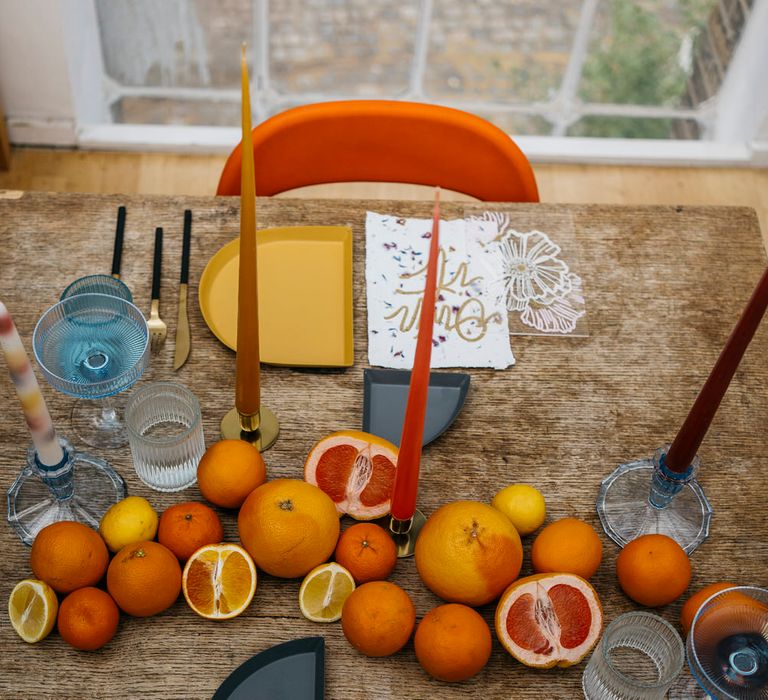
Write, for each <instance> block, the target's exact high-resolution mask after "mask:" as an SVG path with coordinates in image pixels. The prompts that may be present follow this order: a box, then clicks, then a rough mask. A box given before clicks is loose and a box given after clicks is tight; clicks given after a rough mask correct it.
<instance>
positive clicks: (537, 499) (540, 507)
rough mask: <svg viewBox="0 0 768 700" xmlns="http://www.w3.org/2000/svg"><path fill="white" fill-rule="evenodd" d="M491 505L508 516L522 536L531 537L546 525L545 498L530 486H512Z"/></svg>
mask: <svg viewBox="0 0 768 700" xmlns="http://www.w3.org/2000/svg"><path fill="white" fill-rule="evenodd" d="M491 505H492V506H493V507H494V508H496V510H500V511H501V512H502V513H504V515H506V516H507V517H508V518H509V519H510V520H511V521H512V524H513V525H514V526H515V529H516V530H517V532H518V533H519V534H520V535H530V534H531V533H532V532H533V531H534V530H537V529H538V528H540V527H541V526H542V524H543V523H544V518H546V517H547V507H546V505H545V504H544V496H542V495H541V492H540V491H539V490H538V489H535V488H533V486H529V485H528V484H512V486H507V487H506V488H503V489H501V491H499V492H498V493H497V494H496V495H495V496H494V497H493V500H492V501H491Z"/></svg>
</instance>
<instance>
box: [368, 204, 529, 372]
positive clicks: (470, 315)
mask: <svg viewBox="0 0 768 700" xmlns="http://www.w3.org/2000/svg"><path fill="white" fill-rule="evenodd" d="M466 227H467V224H466V222H465V221H464V220H463V219H453V220H448V221H441V223H440V253H439V258H438V271H437V303H436V307H435V331H434V335H433V338H432V345H433V347H432V367H494V368H496V369H503V368H505V367H508V366H509V365H511V364H514V362H515V358H514V356H513V355H512V350H511V348H510V345H509V326H508V323H507V310H506V307H505V306H504V303H503V299H501V298H500V297H498V296H495V297H492V296H491V294H490V293H489V291H488V289H487V283H488V280H489V279H490V278H492V277H495V276H500V275H501V274H502V261H501V258H498V260H497V262H496V263H494V261H493V260H490V259H488V260H484V261H483V266H482V269H481V267H480V266H479V264H478V261H479V256H480V255H481V254H482V246H483V244H484V243H487V242H489V241H490V239H491V238H492V236H494V235H495V231H496V230H497V226H496V224H495V222H492V221H488V222H485V223H483V222H478V223H477V224H476V225H475V226H474V229H475V230H474V233H473V235H472V236H467V233H466ZM365 228H366V281H367V294H368V359H369V362H370V364H372V365H379V366H382V367H395V368H404V369H410V367H411V364H412V362H413V353H414V349H415V347H416V336H417V333H418V319H419V314H420V310H421V303H422V296H423V291H424V279H425V275H426V266H427V253H428V251H429V240H430V235H431V234H430V231H431V221H430V220H429V219H409V218H401V217H397V216H393V215H387V214H377V213H374V212H368V214H367V217H366V227H365Z"/></svg>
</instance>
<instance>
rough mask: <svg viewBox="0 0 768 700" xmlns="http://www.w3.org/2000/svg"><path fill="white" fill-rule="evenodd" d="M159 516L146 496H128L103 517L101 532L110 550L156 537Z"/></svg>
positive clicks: (100, 526) (100, 525) (113, 550)
mask: <svg viewBox="0 0 768 700" xmlns="http://www.w3.org/2000/svg"><path fill="white" fill-rule="evenodd" d="M157 522H158V517H157V513H156V512H155V510H154V508H152V506H151V505H150V504H149V501H148V500H147V499H146V498H141V496H128V498H124V499H123V500H122V501H118V502H117V503H115V504H114V505H113V506H112V507H111V508H110V509H109V510H108V511H107V512H106V513H104V516H103V517H102V519H101V523H100V524H99V534H100V535H101V536H102V537H103V538H104V541H105V542H106V543H107V547H109V549H110V551H112V552H118V551H120V550H121V549H122V548H123V547H125V546H126V545H129V544H134V543H135V542H144V541H145V540H151V539H154V537H155V533H157Z"/></svg>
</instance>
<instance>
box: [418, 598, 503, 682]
mask: <svg viewBox="0 0 768 700" xmlns="http://www.w3.org/2000/svg"><path fill="white" fill-rule="evenodd" d="M413 646H414V650H415V651H416V658H417V659H418V660H419V663H420V664H421V667H422V668H423V669H424V670H425V671H426V672H427V673H429V675H431V676H434V677H435V678H437V679H438V680H441V681H451V682H452V681H463V680H466V679H467V678H471V677H472V676H474V675H476V674H478V673H480V671H482V670H483V668H484V667H485V664H487V663H488V659H489V658H490V656H491V630H490V629H488V625H487V624H486V622H485V620H484V619H483V618H482V617H481V616H480V614H479V613H478V612H477V611H475V610H473V609H472V608H470V607H467V606H466V605H461V604H459V603H447V604H446V605H440V606H438V607H436V608H432V610H430V611H429V612H428V613H427V614H426V615H425V616H424V617H423V618H422V620H421V622H420V623H419V626H418V627H417V628H416V634H415V636H414V638H413Z"/></svg>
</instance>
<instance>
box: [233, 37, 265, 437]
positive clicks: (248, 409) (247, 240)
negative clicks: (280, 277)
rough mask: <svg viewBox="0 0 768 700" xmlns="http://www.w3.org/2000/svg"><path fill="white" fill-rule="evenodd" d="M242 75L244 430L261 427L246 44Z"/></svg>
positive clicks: (240, 357) (240, 397)
mask: <svg viewBox="0 0 768 700" xmlns="http://www.w3.org/2000/svg"><path fill="white" fill-rule="evenodd" d="M240 68H241V77H242V103H243V110H242V112H243V113H242V121H243V140H242V143H241V157H242V164H241V168H240V270H239V276H238V290H237V360H236V388H235V408H236V409H237V412H238V414H239V416H240V426H241V428H242V429H243V430H246V431H253V430H256V429H257V428H258V427H259V406H260V394H261V387H260V384H259V311H258V307H259V305H258V283H257V276H256V184H255V181H254V166H253V142H252V139H251V99H250V89H249V82H248V66H247V64H246V62H245V44H243V48H242V55H241V60H240Z"/></svg>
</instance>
